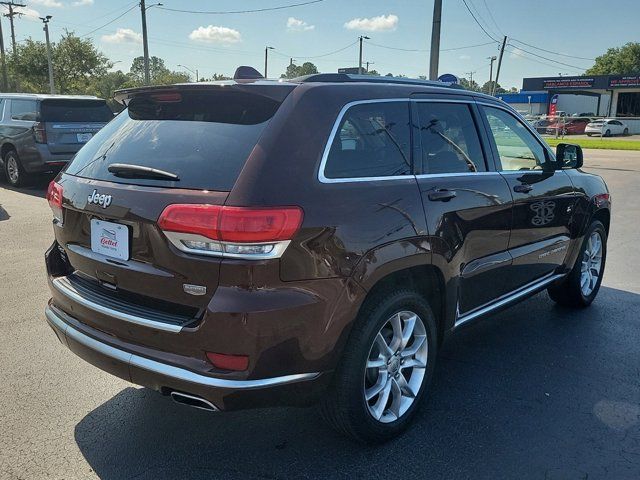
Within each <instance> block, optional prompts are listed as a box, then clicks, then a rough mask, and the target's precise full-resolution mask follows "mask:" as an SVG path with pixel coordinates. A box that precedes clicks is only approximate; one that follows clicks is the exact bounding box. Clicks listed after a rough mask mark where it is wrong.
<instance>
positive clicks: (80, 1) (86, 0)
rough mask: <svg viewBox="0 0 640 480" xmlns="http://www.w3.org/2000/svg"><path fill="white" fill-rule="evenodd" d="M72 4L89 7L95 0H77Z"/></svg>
mask: <svg viewBox="0 0 640 480" xmlns="http://www.w3.org/2000/svg"><path fill="white" fill-rule="evenodd" d="M71 5H73V6H74V7H87V6H89V5H93V0H77V1H75V2H73V3H72V4H71Z"/></svg>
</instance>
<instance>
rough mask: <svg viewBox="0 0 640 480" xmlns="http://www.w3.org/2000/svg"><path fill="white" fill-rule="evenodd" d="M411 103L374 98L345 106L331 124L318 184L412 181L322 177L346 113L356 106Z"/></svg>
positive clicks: (404, 100) (392, 177)
mask: <svg viewBox="0 0 640 480" xmlns="http://www.w3.org/2000/svg"><path fill="white" fill-rule="evenodd" d="M410 101H411V99H410V98H408V97H407V98H375V99H370V100H354V101H352V102H349V103H347V104H345V105H344V106H343V107H342V108H341V109H340V113H338V117H337V118H336V120H335V122H333V127H332V128H331V133H330V134H329V139H328V140H327V143H326V145H325V147H324V151H323V152H322V160H321V161H320V167H319V168H318V180H319V181H320V183H351V182H377V181H383V180H403V179H413V175H412V174H407V175H393V176H390V177H346V178H328V177H326V176H325V175H324V171H325V167H326V165H327V160H328V158H329V151H330V150H331V145H332V144H333V140H334V139H335V136H336V134H337V133H338V128H339V127H340V123H341V122H342V118H343V117H344V115H345V114H346V113H347V111H348V110H349V109H350V108H351V107H354V106H356V105H367V104H371V103H397V102H406V103H407V105H408V104H409V102H410Z"/></svg>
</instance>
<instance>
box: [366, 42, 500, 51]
mask: <svg viewBox="0 0 640 480" xmlns="http://www.w3.org/2000/svg"><path fill="white" fill-rule="evenodd" d="M367 43H368V44H369V45H373V46H376V47H380V48H386V49H388V50H399V51H401V52H428V51H429V49H428V48H400V47H390V46H388V45H380V44H379V43H373V42H367ZM496 43H497V42H485V43H478V44H475V45H465V46H464V47H454V48H441V49H440V51H441V52H451V51H453V50H464V49H466V48H475V47H485V46H487V45H494V44H496Z"/></svg>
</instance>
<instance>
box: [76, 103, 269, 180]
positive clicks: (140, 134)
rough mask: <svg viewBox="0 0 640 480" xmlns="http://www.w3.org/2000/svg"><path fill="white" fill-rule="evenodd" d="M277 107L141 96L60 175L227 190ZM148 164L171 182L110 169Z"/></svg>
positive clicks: (265, 104) (145, 165)
mask: <svg viewBox="0 0 640 480" xmlns="http://www.w3.org/2000/svg"><path fill="white" fill-rule="evenodd" d="M279 105H280V104H279V103H278V102H276V101H275V100H272V99H269V98H265V97H262V96H258V95H255V94H247V93H244V92H238V91H231V90H227V91H213V92H182V93H157V94H145V95H139V96H136V97H134V98H133V99H132V100H131V102H130V103H129V106H128V108H127V109H125V110H123V111H122V112H121V113H120V114H118V116H117V117H116V118H115V119H114V120H113V121H112V122H111V123H109V124H108V125H107V126H106V127H104V128H103V129H102V130H100V132H98V133H97V134H96V135H95V136H94V137H93V138H92V139H91V140H90V141H89V142H88V143H87V144H86V145H85V146H84V147H83V148H82V149H81V150H80V151H79V152H78V154H77V155H76V156H75V158H74V159H73V161H72V162H71V163H70V164H69V166H68V168H67V173H69V174H71V175H76V176H80V177H87V178H93V179H97V180H108V181H111V182H118V183H126V184H136V185H149V186H159V187H175V188H191V189H201V190H218V191H229V190H231V188H232V187H233V184H234V183H235V181H236V179H237V177H238V174H239V173H240V170H241V169H242V167H243V166H244V163H245V161H246V159H247V157H248V156H249V154H250V153H251V150H252V149H253V148H254V147H255V145H256V143H257V142H258V138H259V137H260V135H261V133H262V132H263V130H264V128H265V126H266V125H267V124H268V122H269V119H270V118H271V117H272V116H273V114H274V113H275V112H276V110H277V109H278V106H279ZM114 163H119V164H122V163H124V164H129V165H135V166H142V167H151V168H154V169H158V170H163V171H165V172H169V173H171V174H175V175H177V176H178V180H165V179H158V178H141V177H140V176H138V177H136V176H133V177H129V176H126V178H124V177H123V176H116V175H115V174H113V173H111V172H109V171H108V167H109V165H111V164H114Z"/></svg>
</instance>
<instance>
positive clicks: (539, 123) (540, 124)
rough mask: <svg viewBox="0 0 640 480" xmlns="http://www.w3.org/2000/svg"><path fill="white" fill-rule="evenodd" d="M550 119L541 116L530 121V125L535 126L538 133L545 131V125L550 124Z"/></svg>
mask: <svg viewBox="0 0 640 480" xmlns="http://www.w3.org/2000/svg"><path fill="white" fill-rule="evenodd" d="M551 123H552V122H551V120H549V119H548V118H541V119H539V120H536V121H534V122H532V123H531V126H532V127H533V128H535V130H536V132H538V133H547V127H548V126H549V125H551Z"/></svg>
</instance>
